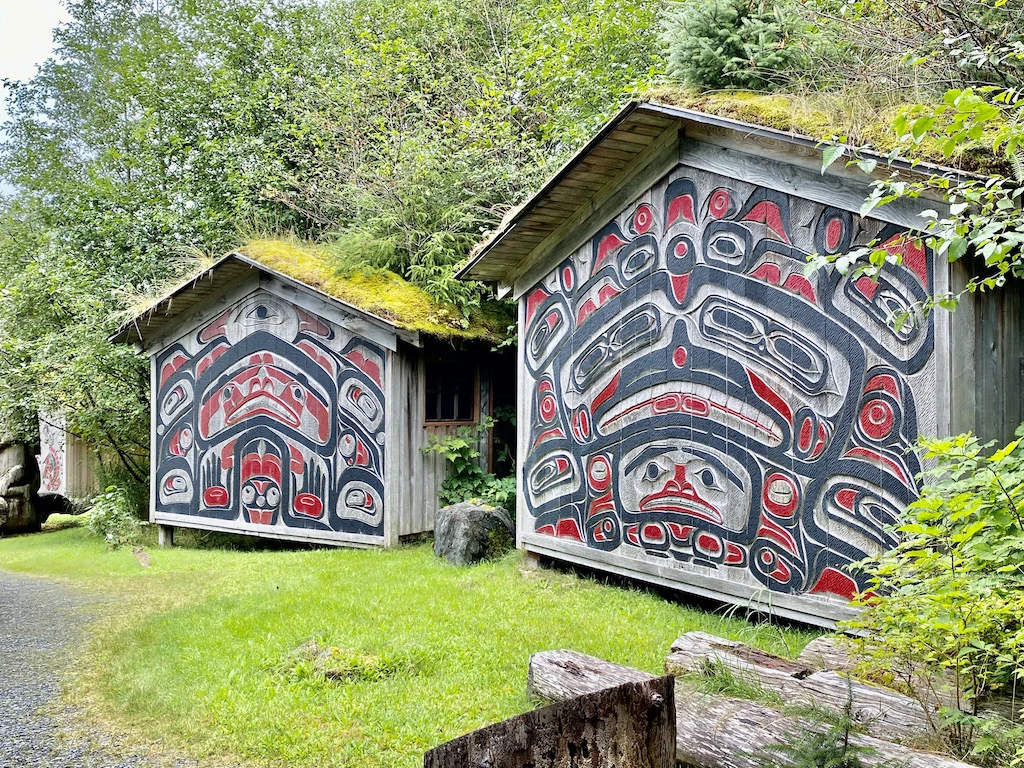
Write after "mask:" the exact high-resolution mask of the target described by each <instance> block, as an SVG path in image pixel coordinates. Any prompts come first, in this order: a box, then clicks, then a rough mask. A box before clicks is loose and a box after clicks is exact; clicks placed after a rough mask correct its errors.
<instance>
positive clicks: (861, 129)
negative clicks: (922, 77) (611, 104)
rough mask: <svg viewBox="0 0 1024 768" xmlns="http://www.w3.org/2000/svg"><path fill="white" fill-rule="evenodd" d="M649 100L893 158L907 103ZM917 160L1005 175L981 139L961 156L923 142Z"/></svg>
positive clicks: (740, 96)
mask: <svg viewBox="0 0 1024 768" xmlns="http://www.w3.org/2000/svg"><path fill="white" fill-rule="evenodd" d="M644 99H645V100H647V101H652V102H657V103H661V104H667V105H669V106H674V107H683V108H685V109H693V110H697V111H700V112H706V113H707V114H709V115H716V116H718V117H726V118H731V119H733V120H740V121H742V122H745V123H752V124H754V125H760V126H763V127H765V128H774V129H776V130H779V131H787V132H790V133H797V134H800V135H802V136H807V137H808V138H812V139H818V140H835V139H837V138H840V139H841V140H842V141H843V142H844V143H846V144H849V145H851V146H867V147H870V148H872V149H873V150H875V151H876V152H879V153H882V154H887V153H888V152H890V151H892V149H894V148H895V147H897V146H898V145H899V136H897V134H896V132H895V131H894V130H893V129H892V124H893V121H894V120H895V119H896V117H897V115H898V114H899V113H900V112H901V111H903V110H905V109H908V108H910V107H912V106H913V105H912V104H907V103H889V104H878V103H876V102H874V101H872V100H871V99H870V98H868V96H866V95H865V94H860V93H857V92H856V91H849V92H847V91H844V92H836V93H828V92H809V93H806V94H782V93H772V94H765V93H755V92H753V91H713V92H706V93H702V92H698V91H695V90H691V89H683V88H659V89H656V90H653V91H650V92H648V93H647V94H645V95H644ZM915 157H916V159H917V160H922V161H925V162H930V163H937V164H941V165H946V166H952V167H956V168H959V169H960V170H963V171H969V172H973V173H1002V172H1004V171H1005V170H1006V163H1005V161H1004V160H1003V159H1002V158H1000V157H997V156H996V155H994V154H993V153H992V150H991V142H988V143H987V144H986V142H985V141H984V138H982V140H979V141H977V142H975V143H974V144H972V145H971V146H969V147H968V148H967V149H966V150H965V151H963V152H962V153H961V154H959V155H957V156H955V157H952V158H950V157H946V156H944V155H943V154H942V151H941V150H940V148H939V144H938V143H937V142H932V143H929V142H927V141H926V142H923V143H922V145H921V146H920V147H919V148H918V151H917V153H916V156H915Z"/></svg>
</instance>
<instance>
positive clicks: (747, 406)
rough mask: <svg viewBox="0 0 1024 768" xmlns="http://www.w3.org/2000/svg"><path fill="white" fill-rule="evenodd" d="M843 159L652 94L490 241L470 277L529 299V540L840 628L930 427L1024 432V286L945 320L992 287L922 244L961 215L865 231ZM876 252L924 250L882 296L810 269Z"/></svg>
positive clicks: (906, 213)
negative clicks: (954, 292) (956, 291)
mask: <svg viewBox="0 0 1024 768" xmlns="http://www.w3.org/2000/svg"><path fill="white" fill-rule="evenodd" d="M878 161H879V165H878V167H877V170H876V171H875V176H876V177H880V176H882V175H883V174H884V175H888V174H889V173H890V172H891V171H892V170H894V169H895V170H899V171H900V172H901V173H904V174H912V173H915V172H917V173H920V172H922V171H923V172H925V173H931V172H939V173H942V172H947V171H948V169H931V168H923V167H922V166H919V167H918V168H917V169H916V170H914V169H911V168H910V167H909V166H907V165H900V164H895V165H889V166H886V164H885V160H884V158H878ZM821 167H822V150H821V148H820V146H819V144H818V143H817V142H815V141H814V140H811V139H808V138H806V137H802V136H798V135H795V134H790V133H784V132H780V131H777V130H772V129H767V128H762V127H759V126H755V125H749V124H745V123H741V122H737V121H735V120H730V119H726V118H720V117H716V116H712V115H707V114H703V113H699V112H694V111H690V110H687V109H681V108H677V107H672V106H666V105H661V104H654V103H644V102H640V103H633V104H630V105H628V106H627V107H626V108H624V109H623V110H622V111H621V112H620V113H619V114H618V115H617V116H616V117H615V118H613V119H612V120H611V121H610V122H609V123H608V124H607V125H606V126H605V127H604V128H603V129H602V130H601V132H600V133H599V134H598V135H597V136H595V137H594V139H593V140H592V141H591V142H590V143H589V144H588V145H587V146H586V147H584V148H583V149H582V150H581V151H580V152H579V153H578V154H577V155H576V156H575V157H573V158H572V159H571V160H570V161H569V162H568V163H567V164H566V165H565V166H563V167H562V169H561V170H559V171H558V173H556V174H555V176H554V177H553V178H552V179H551V180H550V181H549V182H548V183H547V184H546V185H545V186H544V187H543V188H542V189H541V190H540V191H539V192H538V193H537V194H536V195H535V196H534V197H533V198H531V199H530V200H529V201H527V202H526V203H525V204H524V205H523V206H522V207H520V208H518V209H517V210H515V211H514V212H513V213H511V215H510V216H509V217H507V219H506V221H505V222H503V224H502V226H501V227H500V228H499V229H498V231H497V232H495V233H494V235H493V236H492V237H491V238H490V239H489V240H488V241H487V242H486V243H484V244H483V245H482V247H481V248H480V249H479V250H478V252H477V253H476V255H475V257H474V258H473V259H472V260H471V261H470V263H469V264H468V265H467V267H466V268H465V269H464V270H463V271H462V273H461V276H463V277H467V278H472V279H475V280H482V281H489V282H492V283H497V284H498V285H499V286H500V290H501V291H503V292H506V293H507V292H511V293H512V295H513V296H514V297H515V298H516V299H518V308H519V320H518V323H519V340H520V345H519V363H518V370H519V376H520V379H519V410H518V430H519V436H518V462H517V467H518V471H519V476H518V483H519V495H518V509H517V525H518V532H517V538H518V543H519V546H520V547H522V548H524V549H526V550H527V552H529V553H532V554H534V555H536V556H543V557H548V558H552V559H555V560H560V561H567V562H571V563H577V564H582V565H584V566H588V567H592V568H596V569H598V570H605V571H610V572H614V573H616V574H620V575H625V576H628V577H632V578H636V579H639V580H643V581H646V582H650V583H654V584H658V585H662V586H667V587H671V588H675V589H680V590H683V591H686V592H690V593H693V594H696V595H701V596H706V597H711V598H715V599H718V600H723V601H726V602H731V603H734V604H738V605H742V606H748V607H754V608H758V609H760V610H764V611H768V612H771V613H773V614H776V615H780V616H785V617H791V618H796V619H800V620H803V621H809V622H812V623H819V624H823V625H830V624H832V623H833V622H834V621H835V620H837V619H840V618H843V617H844V616H847V615H849V614H850V610H851V609H850V608H849V607H848V601H849V598H850V596H851V595H852V594H853V593H854V592H855V591H856V590H858V588H860V587H863V586H864V584H863V576H861V575H858V574H856V573H852V572H851V571H850V570H849V569H848V568H847V566H848V565H849V564H850V563H851V562H853V561H857V560H860V559H862V558H863V557H865V556H866V555H867V554H869V553H872V552H874V551H877V550H878V549H879V548H881V547H887V546H891V545H892V543H893V539H892V533H891V532H890V531H889V529H888V526H889V525H890V524H892V523H893V522H894V521H895V520H896V518H897V515H898V513H899V512H900V510H901V509H902V508H903V507H904V506H905V505H906V504H907V503H908V502H910V501H911V500H912V499H914V498H915V497H916V495H917V493H918V486H917V480H916V478H915V476H916V475H917V474H918V472H919V471H920V469H921V467H920V464H919V462H918V459H917V458H916V457H915V455H914V453H913V452H912V451H910V450H909V449H910V448H911V447H912V445H913V444H914V443H915V441H916V440H917V438H918V436H919V435H933V436H934V435H944V434H949V433H951V432H960V431H965V430H974V431H975V432H976V433H979V434H981V436H982V437H984V438H1003V439H1005V438H1008V437H1010V436H1011V435H1012V433H1013V429H1014V428H1015V427H1016V426H1017V425H1018V424H1019V423H1020V422H1021V421H1022V420H1024V412H1022V402H1021V380H1022V376H1024V356H1022V339H1024V328H1022V324H1024V313H1022V312H1021V305H1020V294H1019V289H1017V288H1016V287H1011V288H1007V289H1005V290H1004V291H1002V292H1001V293H997V294H989V295H985V296H984V297H978V299H977V300H971V301H968V302H965V303H964V305H962V306H961V307H960V309H959V310H958V311H957V312H955V313H952V314H950V313H947V312H938V313H934V314H930V315H922V314H921V313H920V312H918V311H916V310H915V306H916V305H917V304H918V303H919V302H920V301H921V300H923V299H924V298H925V297H927V296H930V295H932V294H935V293H942V292H945V291H947V290H949V289H950V288H951V287H953V288H955V286H956V285H957V284H958V283H959V284H962V282H963V280H964V277H965V274H966V273H965V271H964V270H965V267H964V266H963V265H961V264H956V265H953V267H951V266H950V265H949V264H947V263H945V261H944V260H936V259H933V256H932V254H931V253H930V252H928V251H927V249H925V248H924V247H922V245H921V244H920V242H918V241H916V240H915V238H914V237H913V235H912V234H911V235H909V236H908V232H912V231H913V230H914V228H915V227H917V226H920V222H921V219H920V217H919V213H920V208H924V207H936V203H934V202H928V203H927V205H925V204H924V202H925V201H921V202H922V205H921V206H920V208H919V207H918V206H917V205H916V204H915V203H910V202H902V203H899V204H891V205H887V206H884V207H881V208H877V209H875V210H873V211H871V213H870V215H869V216H867V217H862V216H860V215H858V213H857V212H858V211H859V210H860V208H861V205H862V203H863V201H864V199H865V198H866V196H867V194H868V192H869V182H870V181H871V179H870V178H868V177H867V176H866V175H865V174H863V173H862V172H861V171H859V170H855V169H847V168H845V167H844V166H843V163H837V164H835V165H833V166H832V167H831V168H830V169H829V170H828V171H827V172H825V173H822V170H821ZM870 242H877V243H880V244H881V245H882V247H884V248H886V249H887V250H889V251H890V252H891V253H892V254H894V255H898V256H899V257H900V261H901V264H900V266H898V267H894V268H892V269H888V270H886V271H885V272H884V273H883V275H882V276H881V277H880V279H879V280H878V281H877V282H874V281H872V280H871V279H869V278H866V277H862V278H860V279H857V280H851V279H847V278H845V277H843V276H841V275H840V274H838V273H837V272H836V271H835V270H827V269H826V270H820V271H817V272H813V273H810V274H806V275H805V274H804V268H805V265H806V259H807V257H808V256H809V255H810V254H813V253H823V254H830V255H840V254H843V253H846V252H848V251H850V250H851V249H853V248H855V247H857V246H860V245H865V244H868V243H870ZM900 312H908V313H909V320H908V321H907V322H906V323H903V324H902V325H901V324H899V323H896V322H894V320H893V318H894V313H900Z"/></svg>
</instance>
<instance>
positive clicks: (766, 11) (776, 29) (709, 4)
mask: <svg viewBox="0 0 1024 768" xmlns="http://www.w3.org/2000/svg"><path fill="white" fill-rule="evenodd" d="M800 31H801V23H800V22H798V21H797V19H796V17H794V16H792V15H790V14H789V13H788V12H787V11H786V10H785V9H784V6H782V5H776V6H774V7H770V8H764V7H762V6H759V5H757V4H755V3H753V2H751V1H748V0H680V1H679V2H675V3H673V4H671V5H670V6H669V8H668V9H667V10H666V12H665V16H664V25H663V33H662V41H663V43H664V45H665V48H666V49H667V58H668V72H669V74H670V75H671V76H673V77H675V78H677V79H679V80H681V81H682V82H684V83H686V84H688V85H692V86H694V87H697V88H701V89H714V88H752V89H770V88H772V87H773V85H776V84H780V83H782V82H784V81H785V80H786V79H787V78H786V76H785V73H786V72H788V71H791V70H793V69H795V68H796V67H797V63H798V60H799V58H800V56H801V52H800V50H799V47H798V46H797V45H796V44H795V43H794V37H799V34H800Z"/></svg>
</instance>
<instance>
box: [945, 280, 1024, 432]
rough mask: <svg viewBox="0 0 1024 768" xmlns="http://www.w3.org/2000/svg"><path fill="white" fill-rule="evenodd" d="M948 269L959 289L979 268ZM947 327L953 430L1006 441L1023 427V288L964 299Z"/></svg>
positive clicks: (1014, 284) (1012, 286)
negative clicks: (949, 346) (1019, 426)
mask: <svg viewBox="0 0 1024 768" xmlns="http://www.w3.org/2000/svg"><path fill="white" fill-rule="evenodd" d="M951 268H952V275H951V280H950V282H951V285H952V287H953V288H954V290H958V289H960V288H962V286H963V285H964V283H965V282H966V280H967V278H968V276H969V274H976V273H977V270H980V269H981V265H979V264H975V263H968V262H964V261H963V260H961V261H958V262H955V263H954V264H953V265H951ZM951 326H952V327H951V331H952V332H951V337H952V338H951V349H950V361H949V364H950V368H951V371H952V377H951V378H952V381H951V388H952V392H951V401H952V402H951V406H952V407H951V414H950V415H951V418H950V428H951V431H952V432H953V433H960V432H968V431H970V432H973V433H974V434H976V435H977V436H978V437H979V438H980V439H981V440H982V441H988V440H998V441H1000V442H1003V443H1005V442H1008V441H1009V440H1011V439H1012V438H1013V433H1014V431H1015V430H1016V429H1017V427H1018V425H1020V424H1021V423H1022V422H1024V397H1022V393H1024V283H1022V282H1021V281H1019V280H1011V281H1010V282H1008V283H1007V285H1005V286H1004V287H1003V288H1001V289H998V290H995V291H989V292H986V293H983V294H974V295H969V296H965V297H964V299H962V301H961V303H960V307H959V308H958V309H957V310H956V311H955V312H953V314H952V317H951Z"/></svg>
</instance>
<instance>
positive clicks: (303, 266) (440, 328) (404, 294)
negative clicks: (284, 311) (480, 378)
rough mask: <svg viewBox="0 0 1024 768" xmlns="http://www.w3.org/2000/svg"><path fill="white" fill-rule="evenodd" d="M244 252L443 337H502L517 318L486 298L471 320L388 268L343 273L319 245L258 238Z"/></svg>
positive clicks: (357, 304)
mask: <svg viewBox="0 0 1024 768" xmlns="http://www.w3.org/2000/svg"><path fill="white" fill-rule="evenodd" d="M237 250H238V252H239V253H241V254H242V255H244V256H247V257H248V258H250V259H252V260H253V261H257V262H259V263H260V264H263V265H264V266H266V267H269V268H270V269H273V270H276V271H278V272H280V273H281V274H284V275H287V276H288V277H291V278H293V279H295V280H298V281H300V282H302V283H305V284H306V285H309V286H311V287H313V288H316V289H317V290H319V291H322V292H324V293H326V294H328V295H329V296H333V297H334V298H336V299H340V300H341V301H345V302H348V303H349V304H352V305H353V306H355V307H358V308H359V309H361V310H363V311H364V312H369V313H371V314H373V315H376V316H377V317H380V318H383V319H384V320H387V321H389V322H391V323H394V324H395V325H397V326H398V327H400V328H404V329H405V330H407V331H417V332H419V333H424V334H428V335H430V336H436V337H439V338H442V339H455V338H459V339H467V340H474V339H475V340H480V341H489V342H498V341H502V340H504V339H505V338H506V337H507V336H508V327H509V326H510V325H511V324H512V323H514V322H515V320H514V317H513V313H512V309H511V307H510V306H509V305H508V304H506V303H504V302H497V301H484V302H483V303H482V305H481V306H480V307H479V308H476V309H474V310H473V311H472V312H471V313H470V317H469V320H468V321H467V320H466V319H465V318H464V317H463V315H462V313H461V312H460V311H459V309H458V308H457V307H455V306H453V305H451V304H446V303H443V302H439V301H437V300H435V299H433V298H432V297H431V296H430V295H429V294H427V292H426V291H424V290H423V289H422V288H420V287H419V286H416V285H413V284H412V283H410V282H409V281H408V280H405V279H404V278H402V277H400V276H399V275H396V274H395V273H394V272H389V271H386V270H369V269H368V270H356V271H346V272H344V273H342V272H340V271H339V270H338V268H337V266H336V265H335V263H334V262H333V261H332V260H331V258H330V256H328V254H326V253H325V252H324V251H322V250H319V249H318V248H317V247H316V246H314V245H311V244H309V243H302V242H298V241H293V240H256V241H253V242H250V243H247V244H245V245H243V246H242V247H240V248H238V249H237Z"/></svg>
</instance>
